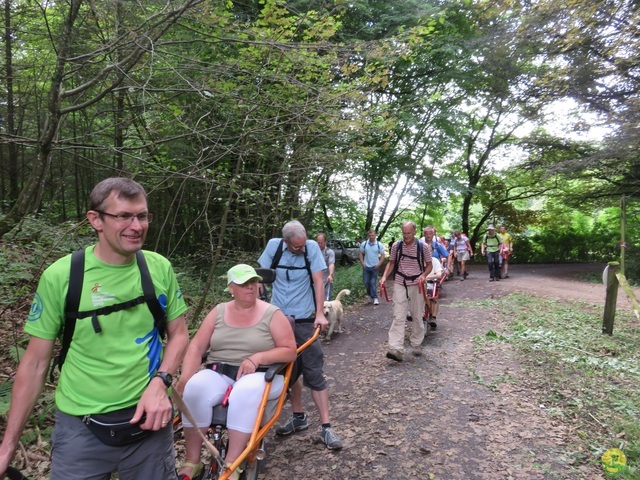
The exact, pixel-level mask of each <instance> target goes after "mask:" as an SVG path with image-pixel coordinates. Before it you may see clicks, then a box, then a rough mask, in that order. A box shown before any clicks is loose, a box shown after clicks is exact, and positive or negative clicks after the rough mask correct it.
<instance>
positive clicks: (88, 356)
mask: <svg viewBox="0 0 640 480" xmlns="http://www.w3.org/2000/svg"><path fill="white" fill-rule="evenodd" d="M93 248H94V247H89V248H87V250H86V256H85V273H84V281H83V286H82V295H81V298H80V308H79V310H80V311H88V310H95V309H96V308H101V307H104V306H108V305H113V304H116V303H121V302H125V301H127V300H131V299H133V298H136V297H138V296H140V295H142V281H141V278H140V270H139V269H138V265H137V262H136V261H135V260H134V261H133V262H132V263H130V264H128V265H110V264H107V263H104V262H102V261H100V260H98V259H97V258H96V257H95V255H94V254H93ZM144 256H145V259H146V261H147V265H148V267H149V273H150V274H151V278H152V280H153V285H154V287H155V291H156V295H157V296H158V300H159V301H160V304H161V305H162V307H163V308H164V309H165V312H166V313H167V322H170V321H171V320H174V319H175V318H177V317H179V316H180V315H182V314H183V313H184V312H185V311H186V309H187V306H186V304H185V302H184V299H183V298H182V292H181V291H180V287H179V285H178V282H177V280H176V277H175V274H174V272H173V268H172V267H171V264H170V263H169V261H168V260H167V259H166V258H164V257H162V256H161V255H159V254H157V253H154V252H149V251H144ZM70 263H71V255H67V256H66V257H63V258H61V259H59V260H58V261H56V262H55V263H54V264H53V265H51V266H50V267H49V268H47V269H46V270H45V271H44V273H43V274H42V277H41V278H40V283H39V284H38V290H37V292H36V295H35V298H34V300H33V304H32V306H31V312H30V314H29V318H28V319H27V323H26V325H25V332H27V333H28V334H29V335H33V336H34V337H38V338H43V339H47V340H54V339H55V338H56V337H59V338H61V334H62V327H63V325H64V306H65V301H66V296H67V289H68V285H69V268H70ZM98 320H99V322H100V326H101V328H102V332H101V333H95V331H94V329H93V327H92V325H91V317H89V318H83V319H78V320H77V321H76V327H75V331H74V335H73V340H72V342H71V346H70V348H69V351H68V353H67V357H66V360H65V363H64V366H63V367H62V371H61V373H60V378H59V381H58V386H57V388H56V393H55V400H56V406H57V407H58V409H60V410H61V411H62V412H64V413H67V414H69V415H86V414H92V413H93V414H95V413H105V412H109V411H112V410H117V409H120V408H125V407H129V406H132V405H135V404H136V403H137V402H138V400H139V399H140V397H141V396H142V393H143V392H144V390H145V388H146V387H147V384H148V383H149V380H150V379H151V378H152V376H153V375H154V374H155V372H156V370H157V368H158V367H159V366H160V363H161V360H162V341H161V339H160V337H159V334H158V331H157V330H156V329H155V328H154V325H153V315H152V314H151V312H150V311H149V307H148V306H147V304H146V303H142V304H140V305H137V306H135V307H133V308H130V309H127V310H122V311H119V312H114V313H111V314H109V315H102V316H100V317H98Z"/></svg>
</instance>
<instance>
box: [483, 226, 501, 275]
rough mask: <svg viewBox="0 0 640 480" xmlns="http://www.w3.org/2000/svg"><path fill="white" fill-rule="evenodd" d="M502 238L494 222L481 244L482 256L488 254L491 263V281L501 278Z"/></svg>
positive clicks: (488, 261) (489, 263)
mask: <svg viewBox="0 0 640 480" xmlns="http://www.w3.org/2000/svg"><path fill="white" fill-rule="evenodd" d="M501 243H502V239H501V238H500V235H498V234H497V233H496V227H494V226H493V223H492V224H490V225H489V227H488V228H487V233H486V234H485V236H484V238H483V239H482V245H481V246H480V249H481V252H482V256H485V255H486V256H487V264H488V265H489V281H490V282H493V281H494V280H496V281H498V280H500V244H501Z"/></svg>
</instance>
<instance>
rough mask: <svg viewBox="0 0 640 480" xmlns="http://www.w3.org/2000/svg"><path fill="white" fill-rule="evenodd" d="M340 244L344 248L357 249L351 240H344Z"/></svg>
mask: <svg viewBox="0 0 640 480" xmlns="http://www.w3.org/2000/svg"><path fill="white" fill-rule="evenodd" d="M342 244H343V245H344V248H358V243H357V242H354V241H352V240H345V241H344V242H342Z"/></svg>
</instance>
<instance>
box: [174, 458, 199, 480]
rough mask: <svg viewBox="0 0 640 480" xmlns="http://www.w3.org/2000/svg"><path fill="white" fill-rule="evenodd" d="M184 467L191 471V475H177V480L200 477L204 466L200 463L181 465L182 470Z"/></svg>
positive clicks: (189, 479) (191, 479)
mask: <svg viewBox="0 0 640 480" xmlns="http://www.w3.org/2000/svg"><path fill="white" fill-rule="evenodd" d="M185 467H186V468H190V469H191V475H187V474H186V473H179V474H178V480H193V479H196V478H198V476H199V475H200V472H201V471H202V469H203V468H204V464H203V463H202V462H200V463H193V462H184V463H183V464H182V468H185Z"/></svg>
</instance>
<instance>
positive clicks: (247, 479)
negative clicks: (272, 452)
mask: <svg viewBox="0 0 640 480" xmlns="http://www.w3.org/2000/svg"><path fill="white" fill-rule="evenodd" d="M259 472H260V460H257V459H256V460H255V461H254V462H253V464H251V465H247V468H246V469H245V471H244V472H242V475H240V479H241V480H257V478H258V473H259Z"/></svg>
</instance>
